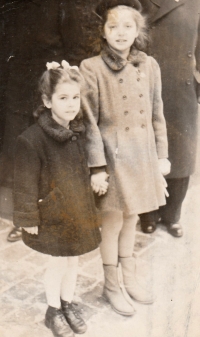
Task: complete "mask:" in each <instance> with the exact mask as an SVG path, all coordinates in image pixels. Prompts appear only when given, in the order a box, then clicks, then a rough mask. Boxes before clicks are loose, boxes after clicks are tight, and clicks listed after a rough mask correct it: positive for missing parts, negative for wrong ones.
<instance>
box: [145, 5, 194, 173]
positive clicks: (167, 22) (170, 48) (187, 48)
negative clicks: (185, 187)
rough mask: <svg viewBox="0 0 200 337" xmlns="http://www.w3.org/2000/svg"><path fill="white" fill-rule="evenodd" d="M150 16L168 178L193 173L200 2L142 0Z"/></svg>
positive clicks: (152, 51)
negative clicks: (169, 164) (160, 77)
mask: <svg viewBox="0 0 200 337" xmlns="http://www.w3.org/2000/svg"><path fill="white" fill-rule="evenodd" d="M140 2H141V4H142V6H143V8H144V12H145V13H147V14H148V15H149V21H150V45H149V51H148V53H149V54H150V55H153V57H155V59H156V60H157V61H158V63H159V65H160V68H161V75H162V87H163V91H162V97H163V102H164V115H165V119H166V122H167V131H168V142H169V160H170V161H171V164H172V168H171V173H170V174H169V175H168V178H182V177H187V176H189V175H190V174H192V173H193V171H194V167H195V155H196V144H197V131H198V130H197V126H198V123H197V118H198V104H197V95H196V86H197V82H196V80H195V78H194V68H195V58H196V66H197V69H198V70H200V0H179V1H178V0H177V1H176V0H140Z"/></svg>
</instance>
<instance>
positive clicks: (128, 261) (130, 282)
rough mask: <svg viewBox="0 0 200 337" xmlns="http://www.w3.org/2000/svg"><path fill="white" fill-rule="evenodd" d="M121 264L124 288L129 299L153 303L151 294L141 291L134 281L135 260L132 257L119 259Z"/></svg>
mask: <svg viewBox="0 0 200 337" xmlns="http://www.w3.org/2000/svg"><path fill="white" fill-rule="evenodd" d="M119 262H120V263H121V268H122V276H123V282H124V287H125V289H126V291H127V293H128V294H129V296H130V297H131V298H133V299H134V300H136V301H138V302H140V303H143V304H151V303H153V297H152V295H151V293H149V292H147V291H146V290H145V289H143V288H142V287H141V286H140V284H139V283H138V282H137V280H136V260H135V258H134V257H119Z"/></svg>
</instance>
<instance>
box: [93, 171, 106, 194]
mask: <svg viewBox="0 0 200 337" xmlns="http://www.w3.org/2000/svg"><path fill="white" fill-rule="evenodd" d="M108 177H109V175H108V174H107V173H106V172H99V173H96V174H92V175H91V186H92V190H93V191H94V192H95V193H99V195H101V194H105V193H106V192H107V189H108V182H107V181H106V180H107V179H108Z"/></svg>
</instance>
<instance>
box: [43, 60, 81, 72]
mask: <svg viewBox="0 0 200 337" xmlns="http://www.w3.org/2000/svg"><path fill="white" fill-rule="evenodd" d="M61 66H62V67H63V69H65V70H70V69H74V70H76V71H79V69H78V67H77V66H70V64H69V63H68V62H67V61H65V60H62V62H61ZM46 67H47V69H48V70H50V69H57V68H59V67H60V64H59V63H58V62H55V61H53V62H47V63H46Z"/></svg>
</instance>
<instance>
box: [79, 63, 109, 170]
mask: <svg viewBox="0 0 200 337" xmlns="http://www.w3.org/2000/svg"><path fill="white" fill-rule="evenodd" d="M80 71H81V73H82V75H83V76H84V79H85V84H86V85H85V92H84V93H83V95H82V111H83V118H84V124H85V127H86V150H87V155H88V166H89V167H101V166H105V165H106V159H105V153H104V145H103V141H102V137H101V133H100V130H99V127H98V122H99V89H98V82H97V77H96V75H95V72H94V70H93V69H92V67H91V65H90V61H89V60H85V61H83V62H82V63H81V65H80Z"/></svg>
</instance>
